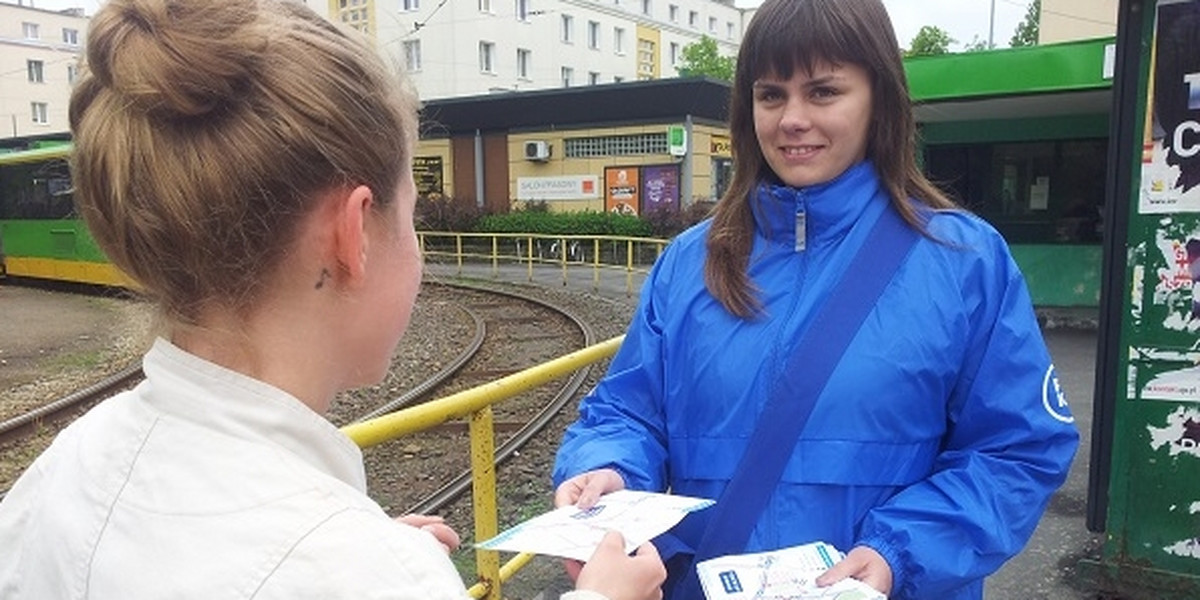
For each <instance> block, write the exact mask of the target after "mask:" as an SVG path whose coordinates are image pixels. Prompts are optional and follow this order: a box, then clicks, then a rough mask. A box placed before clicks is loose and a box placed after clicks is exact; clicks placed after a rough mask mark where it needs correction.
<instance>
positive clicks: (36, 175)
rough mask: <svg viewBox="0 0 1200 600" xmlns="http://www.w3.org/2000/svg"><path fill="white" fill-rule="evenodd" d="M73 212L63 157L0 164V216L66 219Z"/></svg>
mask: <svg viewBox="0 0 1200 600" xmlns="http://www.w3.org/2000/svg"><path fill="white" fill-rule="evenodd" d="M74 215H75V206H74V198H73V196H72V194H71V178H70V174H69V170H68V167H67V163H66V161H63V160H53V161H49V162H42V163H31V164H19V165H8V166H5V167H3V168H0V218H4V219H66V218H71V217H73V216H74Z"/></svg>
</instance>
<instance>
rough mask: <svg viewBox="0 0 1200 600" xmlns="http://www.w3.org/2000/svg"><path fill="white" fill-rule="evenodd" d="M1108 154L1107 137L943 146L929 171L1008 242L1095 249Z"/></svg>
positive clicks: (928, 161) (934, 149) (931, 154)
mask: <svg viewBox="0 0 1200 600" xmlns="http://www.w3.org/2000/svg"><path fill="white" fill-rule="evenodd" d="M1106 152H1107V142H1106V140H1104V139H1083V140H1056V141H1037V142H1020V143H1002V144H938V145H934V146H929V147H927V148H926V155H925V169H926V172H927V173H928V175H929V177H930V179H931V180H933V181H934V183H937V184H938V185H940V186H942V188H943V189H945V190H946V191H947V192H948V193H950V195H951V196H953V197H954V199H955V200H956V201H958V202H959V203H960V204H962V205H963V206H964V207H966V208H967V209H969V210H971V211H973V212H975V213H976V214H978V215H980V216H981V217H983V218H985V219H987V220H988V221H990V222H991V223H992V224H993V225H994V226H995V227H996V228H997V229H998V230H999V231H1000V233H1002V234H1003V235H1004V236H1005V238H1006V239H1007V240H1008V241H1009V242H1010V243H1027V244H1028V243H1037V244H1047V243H1096V242H1098V241H1099V239H1100V237H1099V231H1100V220H1099V219H1100V210H1101V206H1102V204H1103V202H1104V169H1105V166H1104V165H1105V159H1106V156H1105V155H1106Z"/></svg>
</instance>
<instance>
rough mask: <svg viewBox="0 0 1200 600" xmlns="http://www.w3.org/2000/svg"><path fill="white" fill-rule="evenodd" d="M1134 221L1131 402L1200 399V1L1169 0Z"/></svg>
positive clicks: (1162, 10)
mask: <svg viewBox="0 0 1200 600" xmlns="http://www.w3.org/2000/svg"><path fill="white" fill-rule="evenodd" d="M1155 17H1156V21H1157V22H1156V27H1155V33H1154V42H1153V44H1151V56H1150V71H1149V75H1150V77H1149V81H1148V83H1147V88H1146V112H1145V114H1144V115H1142V118H1143V119H1144V121H1143V135H1142V148H1141V172H1140V176H1141V179H1140V181H1139V183H1138V186H1137V191H1136V194H1137V197H1138V213H1139V214H1140V215H1142V216H1143V217H1146V218H1143V219H1138V220H1136V221H1135V222H1134V223H1131V230H1130V233H1131V237H1130V241H1131V242H1134V243H1131V244H1130V250H1129V252H1130V253H1129V257H1130V258H1131V259H1132V260H1131V263H1132V264H1133V265H1134V267H1133V269H1132V274H1133V287H1132V288H1131V292H1132V294H1131V300H1132V302H1133V303H1132V306H1131V315H1130V316H1131V317H1132V320H1131V324H1132V325H1133V328H1134V329H1133V331H1134V343H1133V344H1132V345H1131V347H1130V349H1129V351H1130V352H1129V354H1130V355H1129V372H1128V374H1127V376H1128V377H1129V379H1130V380H1129V382H1128V383H1129V388H1130V389H1129V391H1130V394H1129V396H1130V398H1131V399H1141V400H1161V401H1167V402H1187V403H1200V366H1198V365H1200V53H1197V52H1196V50H1195V49H1196V48H1197V47H1198V45H1200V2H1198V1H1195V0H1186V1H1180V0H1160V2H1159V3H1158V6H1157V13H1156V15H1155Z"/></svg>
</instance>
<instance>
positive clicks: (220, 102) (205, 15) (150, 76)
mask: <svg viewBox="0 0 1200 600" xmlns="http://www.w3.org/2000/svg"><path fill="white" fill-rule="evenodd" d="M255 10H256V9H255V7H254V0H208V1H205V2H178V1H176V0H109V2H108V6H105V7H103V10H101V11H100V12H99V13H97V15H96V18H95V19H94V20H93V22H92V25H91V30H90V32H89V40H88V50H87V62H88V68H89V69H90V71H91V72H92V74H94V75H95V77H96V78H97V80H98V81H99V83H100V84H101V85H102V87H105V88H109V89H110V90H111V91H113V92H114V93H116V94H119V95H120V96H122V97H124V99H125V100H127V101H128V103H129V105H130V106H131V107H133V108H134V109H135V110H141V111H143V112H145V113H146V114H147V115H150V116H153V117H159V118H192V117H199V116H204V115H207V114H209V113H211V112H213V111H214V110H217V109H219V108H221V107H223V106H225V105H227V104H228V103H230V102H233V101H236V100H238V99H239V98H241V97H242V96H243V95H244V94H245V91H246V89H247V88H248V87H249V85H250V84H251V83H252V82H253V80H254V78H255V74H256V71H257V63H258V60H259V56H261V54H262V53H261V52H253V51H252V49H254V48H263V47H265V45H266V41H267V39H266V32H265V31H262V28H261V27H257V26H256V23H255V21H256V17H255ZM255 38H258V39H255Z"/></svg>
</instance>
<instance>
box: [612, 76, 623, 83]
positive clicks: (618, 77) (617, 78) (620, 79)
mask: <svg viewBox="0 0 1200 600" xmlns="http://www.w3.org/2000/svg"><path fill="white" fill-rule="evenodd" d="M622 81H625V78H624V77H621V76H620V75H613V83H621V82H622Z"/></svg>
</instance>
